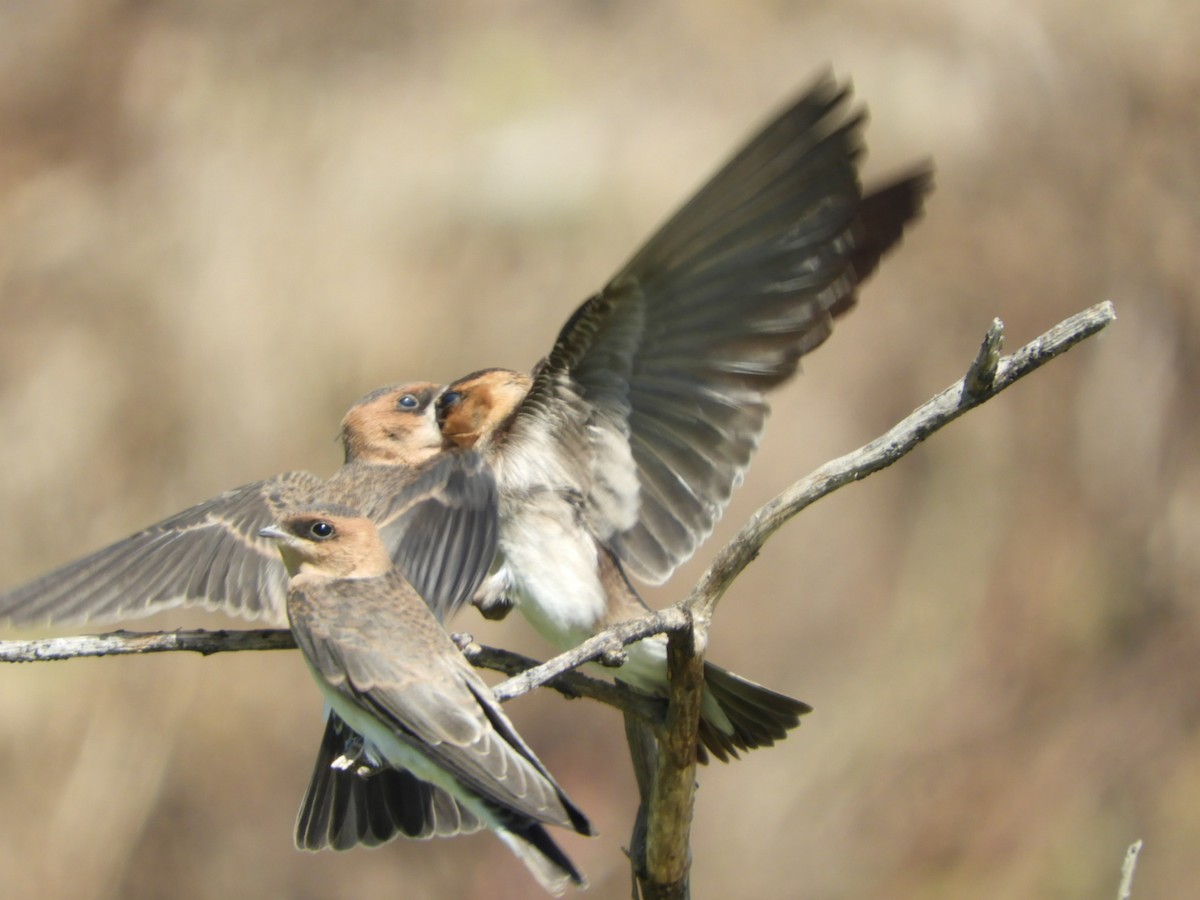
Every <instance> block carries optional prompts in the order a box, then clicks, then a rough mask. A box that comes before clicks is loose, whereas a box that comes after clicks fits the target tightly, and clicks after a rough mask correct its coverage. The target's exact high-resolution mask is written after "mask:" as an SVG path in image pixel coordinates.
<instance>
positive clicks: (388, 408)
mask: <svg viewBox="0 0 1200 900" xmlns="http://www.w3.org/2000/svg"><path fill="white" fill-rule="evenodd" d="M440 390H441V385H437V384H431V383H429V382H424V381H419V382H413V383H411V384H393V385H389V386H388V387H384V388H379V389H378V390H376V391H372V392H371V393H369V394H367V396H365V397H363V398H362V399H361V400H359V401H358V402H357V403H355V404H354V406H352V407H350V411H349V412H348V413H346V416H345V418H343V419H342V447H343V449H344V450H345V453H346V462H351V461H352V460H356V461H358V462H368V463H379V464H383V465H409V466H415V465H418V464H420V463H423V462H425V461H426V460H428V459H431V458H432V457H433V456H435V455H436V454H437V453H438V451H439V450H441V448H442V436H441V432H439V431H438V426H437V421H436V419H435V417H434V404H433V401H434V399H435V398H436V397H437V395H438V392H439V391H440Z"/></svg>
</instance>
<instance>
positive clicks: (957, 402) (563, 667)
mask: <svg viewBox="0 0 1200 900" xmlns="http://www.w3.org/2000/svg"><path fill="white" fill-rule="evenodd" d="M1115 318H1116V313H1115V311H1114V309H1113V305H1112V304H1111V303H1109V302H1105V303H1101V304H1099V305H1097V306H1094V307H1092V308H1091V309H1087V310H1084V311H1083V312H1081V313H1078V314H1076V315H1074V316H1071V317H1070V318H1069V319H1066V320H1065V321H1063V322H1060V323H1059V324H1058V325H1056V326H1054V328H1052V329H1050V330H1049V331H1048V332H1046V333H1045V334H1043V335H1042V336H1041V337H1039V338H1037V339H1035V340H1033V341H1031V342H1030V343H1028V344H1026V345H1025V346H1024V347H1022V348H1021V349H1020V350H1018V351H1017V352H1016V353H1013V354H1012V355H1010V356H1005V357H1002V358H997V354H998V352H999V346H1000V342H1001V340H1002V338H1003V326H1002V325H1000V324H999V320H996V321H994V322H993V323H992V327H991V328H990V329H989V331H988V335H987V337H986V338H985V340H984V342H983V345H982V347H981V348H980V351H979V353H978V354H977V357H976V359H975V361H974V362H973V363H972V365H971V367H970V370H969V372H968V375H967V377H966V378H964V379H963V380H962V381H959V382H956V383H955V384H953V385H951V386H950V387H949V388H947V389H946V390H944V391H942V392H941V393H940V394H938V395H937V396H936V397H934V398H933V399H931V400H929V401H928V402H927V403H925V404H923V405H922V406H920V407H919V408H918V409H916V410H915V411H914V412H913V413H912V414H911V415H909V416H908V417H907V418H906V419H904V420H903V421H902V422H900V423H899V424H897V425H896V426H895V427H893V428H892V429H891V430H890V431H888V432H887V433H886V434H884V435H882V436H881V437H878V438H876V439H875V440H873V441H871V442H870V443H869V444H866V445H865V446H863V447H861V448H859V449H858V450H855V451H854V452H852V453H848V454H846V455H845V456H842V457H840V458H838V459H835V460H833V461H832V462H828V463H826V464H825V465H823V466H821V467H820V468H819V469H817V470H816V471H815V472H813V473H812V474H811V475H809V476H808V477H806V478H804V479H802V480H800V481H798V482H796V483H795V484H793V485H792V486H791V487H790V488H788V489H787V490H785V491H784V492H783V493H781V494H779V495H778V496H777V497H775V499H773V500H771V501H770V502H769V503H767V504H766V506H764V507H762V508H761V509H760V510H758V512H756V513H755V514H754V515H753V516H752V517H751V519H750V520H749V521H748V522H747V523H746V525H745V527H743V528H742V530H741V531H740V532H739V533H738V535H737V536H736V537H735V538H734V539H733V540H732V541H730V543H729V544H728V545H726V546H725V548H724V549H722V550H721V551H720V553H719V554H717V557H716V559H715V561H714V562H713V564H712V565H711V566H710V567H709V569H708V571H707V572H706V573H705V574H704V576H703V578H701V579H700V581H699V583H698V584H697V585H696V586H695V588H693V590H692V592H691V593H690V594H689V595H688V597H687V599H686V600H684V601H683V602H682V603H680V604H677V605H676V606H673V607H668V608H667V609H664V610H661V611H659V612H656V613H651V614H648V615H646V616H643V617H641V618H638V619H631V620H629V621H627V622H622V623H620V624H618V625H614V626H613V627H611V628H609V629H607V630H606V631H603V632H601V633H600V634H598V635H596V636H595V637H592V638H590V639H589V640H587V641H585V642H584V643H582V644H580V645H579V646H578V647H576V648H574V649H573V650H571V651H569V652H567V653H563V654H561V655H560V656H557V657H555V658H554V659H551V660H549V661H548V662H545V663H542V664H540V665H537V666H535V667H534V668H531V669H528V670H527V671H524V672H522V673H521V674H519V675H516V676H514V677H510V678H509V679H508V680H507V681H504V682H502V683H500V684H498V685H497V686H496V688H495V693H496V696H497V698H498V699H500V700H501V701H504V700H511V699H513V698H514V697H519V696H520V695H521V694H524V693H527V692H528V691H530V690H532V689H533V688H535V687H538V686H540V685H543V684H547V683H549V682H550V681H552V680H554V679H555V678H557V677H558V676H560V675H562V674H563V673H565V672H568V671H571V670H572V669H576V668H578V667H579V666H581V665H583V664H584V663H586V662H591V661H593V660H599V661H601V662H602V663H604V664H608V665H619V663H620V661H621V660H622V658H623V657H622V652H621V648H622V647H624V646H625V645H626V644H630V643H632V642H634V641H637V640H640V639H642V638H644V637H648V636H649V635H653V634H663V633H670V632H674V631H679V630H681V629H684V628H688V627H690V625H691V622H692V620H693V619H694V621H695V623H696V625H697V627H700V626H704V625H707V622H708V620H709V619H710V618H711V615H712V611H713V610H714V609H715V607H716V605H717V602H718V601H719V600H720V598H721V596H722V595H723V594H724V593H725V591H726V590H727V589H728V587H729V585H730V584H731V583H732V582H733V580H734V579H735V578H736V577H737V576H738V575H739V574H740V573H741V571H742V570H743V569H744V568H745V567H746V566H747V565H749V564H750V562H751V561H752V560H753V559H754V558H755V557H756V556H757V555H758V553H759V552H760V551H761V550H762V547H763V545H764V544H765V543H766V541H767V539H768V538H770V536H771V535H772V534H774V533H775V532H776V531H777V530H778V529H779V528H780V526H782V525H783V524H784V523H785V522H787V521H788V520H789V519H790V518H792V516H794V515H796V514H797V513H798V512H800V511H801V510H802V509H804V508H806V507H807V506H809V505H811V504H812V503H814V502H816V501H817V500H819V499H821V498H822V497H824V496H826V495H827V494H830V493H832V492H833V491H835V490H837V489H838V488H839V487H842V486H843V485H846V484H849V483H850V482H853V481H858V480H860V479H862V478H864V477H866V476H867V475H870V474H871V473H873V472H876V471H878V470H880V469H883V468H886V467H887V466H890V465H891V464H892V463H894V462H896V460H898V459H900V458H901V457H902V456H904V455H905V454H906V453H908V452H909V451H910V450H912V449H913V448H914V447H915V446H916V445H917V444H919V443H920V442H921V441H923V440H924V439H925V438H927V437H929V435H931V434H933V433H934V432H935V431H937V430H938V429H940V428H943V427H944V426H946V425H947V424H949V423H950V422H952V421H954V419H956V418H958V417H959V416H961V415H962V414H963V413H964V412H966V411H967V410H969V409H973V408H974V407H976V406H978V405H979V404H981V403H984V402H986V401H987V400H990V399H991V398H992V397H994V396H995V395H996V394H998V393H1000V391H1002V390H1004V389H1005V388H1006V387H1008V386H1009V385H1011V384H1012V383H1013V382H1015V381H1017V380H1018V379H1019V378H1022V377H1024V376H1025V375H1028V374H1029V373H1030V372H1032V371H1034V370H1035V369H1037V368H1039V367H1041V366H1042V365H1044V364H1045V363H1047V362H1049V361H1050V360H1051V359H1053V358H1054V357H1056V356H1058V355H1060V354H1062V353H1064V352H1066V351H1067V350H1069V349H1070V348H1071V347H1073V346H1074V345H1075V344H1077V343H1079V342H1080V341H1082V340H1084V339H1085V338H1088V337H1090V336H1091V335H1093V334H1095V333H1096V332H1098V331H1100V330H1101V329H1103V328H1104V327H1105V326H1107V325H1108V324H1109V323H1110V322H1112V321H1113V320H1114V319H1115ZM685 608H686V609H689V610H690V611H691V615H690V616H689V615H687V614H685V613H684V611H683V610H684V609H685ZM294 646H295V644H294V643H293V642H292V639H291V635H290V633H288V632H287V631H272V630H254V631H211V632H205V631H177V632H168V633H156V634H135V633H131V632H124V631H119V632H114V633H113V634H108V635H95V636H84V637H70V638H50V639H46V640H39V641H0V662H35V661H43V660H51V659H70V658H75V657H80V656H115V655H122V654H129V653H161V652H165V651H169V650H190V651H194V652H197V653H203V654H206V655H207V654H210V653H218V652H223V651H229V650H279V649H288V648H291V647H294ZM481 649H483V648H481ZM489 653H497V654H499V653H502V651H497V650H491V649H490V648H489ZM483 658H484V657H481V660H482V659H483ZM487 658H488V659H489V660H490V662H483V661H481V662H480V663H479V664H480V665H481V666H484V667H486V668H494V669H497V671H501V672H505V673H506V674H507V673H511V672H512V671H516V669H515V668H510V667H508V663H507V662H506V663H503V664H501V663H500V662H498V660H499V657H495V656H491V657H487ZM510 662H511V660H510ZM493 663H494V664H493ZM592 681H595V679H592ZM598 683H603V682H598ZM559 689H560V690H563V689H562V688H559ZM564 693H568V694H570V693H571V689H570V688H569V687H568V688H567V689H566V690H564ZM580 693H581V694H584V692H583V691H580ZM584 695H585V696H590V694H584ZM597 699H599V698H597ZM605 702H610V701H608V700H606V701H605ZM614 705H619V704H614ZM621 708H626V707H624V706H622V707H621Z"/></svg>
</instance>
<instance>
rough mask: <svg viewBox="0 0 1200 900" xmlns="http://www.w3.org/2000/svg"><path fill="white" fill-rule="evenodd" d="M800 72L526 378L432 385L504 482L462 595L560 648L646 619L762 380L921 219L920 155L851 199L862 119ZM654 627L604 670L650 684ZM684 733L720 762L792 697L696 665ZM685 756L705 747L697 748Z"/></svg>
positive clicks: (486, 376)
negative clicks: (484, 565) (698, 704)
mask: <svg viewBox="0 0 1200 900" xmlns="http://www.w3.org/2000/svg"><path fill="white" fill-rule="evenodd" d="M848 96H849V89H848V88H845V87H839V86H838V85H837V84H835V83H834V82H833V80H832V79H830V78H826V79H824V80H821V81H820V82H818V83H817V84H816V85H815V86H814V87H813V88H812V89H811V90H809V91H808V92H807V93H806V94H805V95H804V96H803V97H801V98H800V99H799V101H798V102H796V103H795V104H794V105H793V106H791V107H790V108H789V109H787V110H785V111H784V112H783V113H782V114H781V115H780V116H779V117H778V118H776V119H775V120H774V121H772V122H771V123H770V124H768V125H767V126H766V128H765V129H763V130H762V131H761V132H760V133H759V134H758V135H757V136H756V137H754V138H753V139H752V140H751V141H750V142H749V144H747V146H746V147H745V148H743V149H742V150H741V151H740V152H739V153H737V155H735V156H734V157H733V159H732V160H730V161H729V162H728V163H727V164H726V165H725V167H724V168H722V169H721V170H720V171H719V172H718V173H717V174H716V176H714V177H713V178H712V179H711V180H710V181H709V182H708V184H706V185H705V186H704V187H703V188H702V189H701V190H700V191H699V192H698V193H697V194H696V195H695V196H694V197H693V198H692V199H691V200H690V201H688V203H687V204H685V205H684V206H683V208H682V209H680V210H679V211H678V212H677V213H676V214H675V216H674V217H673V218H671V219H670V220H669V221H668V222H667V224H666V225H665V226H663V227H662V229H661V230H660V231H659V232H658V233H657V234H655V235H654V236H653V237H652V238H650V240H649V241H648V242H647V243H646V244H645V246H643V247H642V248H641V249H640V250H639V251H638V252H637V253H636V254H635V255H634V257H633V259H632V260H631V261H630V262H629V263H628V264H627V265H626V266H625V267H624V268H623V269H622V270H621V271H620V272H619V273H618V274H617V275H616V277H614V278H613V279H612V280H611V281H610V282H609V283H608V285H607V286H606V287H605V288H604V289H603V290H601V291H600V292H599V293H598V294H596V295H595V296H593V297H592V298H591V299H589V300H588V301H587V302H585V303H584V304H583V305H582V306H580V307H579V308H578V309H577V310H576V311H575V313H574V314H573V315H572V316H571V318H570V319H569V320H568V321H567V324H566V325H565V327H564V328H563V329H562V331H561V333H560V334H559V336H558V340H557V342H556V343H555V346H554V348H553V350H552V351H551V352H550V355H549V356H548V357H546V359H544V360H543V361H542V362H541V363H539V364H538V366H537V367H536V368H535V369H534V373H533V375H532V376H526V375H522V374H520V373H517V372H511V371H508V370H502V369H486V370H483V371H480V372H475V373H473V374H471V375H468V376H466V377H464V378H462V379H460V380H458V381H456V382H454V383H452V384H451V385H449V386H448V387H447V389H446V391H445V392H444V393H443V394H442V395H441V397H440V398H439V400H438V401H437V404H438V421H439V424H440V426H441V429H442V433H443V435H445V437H446V439H447V444H448V446H454V447H459V448H475V449H477V450H479V451H480V452H481V453H482V454H483V455H484V457H485V458H486V459H487V460H488V462H489V463H490V464H491V465H492V467H493V469H494V471H495V473H496V478H497V481H498V484H499V489H500V565H499V567H498V568H497V569H496V570H495V571H494V572H493V574H492V575H490V576H489V577H488V580H487V581H486V582H484V585H483V587H482V589H481V591H480V593H479V594H478V595H477V597H476V601H475V602H476V604H477V605H478V606H479V607H480V608H481V610H482V611H483V612H484V614H485V615H488V616H490V617H500V616H502V615H504V614H505V613H507V611H508V609H509V608H511V606H512V605H513V604H514V603H515V604H516V605H517V606H518V608H519V609H520V610H521V611H522V612H523V613H524V614H525V616H526V617H527V618H528V619H529V621H530V622H531V623H532V624H533V626H534V627H535V629H536V630H537V631H539V632H540V633H541V634H542V635H543V636H544V637H545V638H547V639H548V640H549V641H550V642H551V643H552V644H554V645H555V646H556V647H558V648H560V649H566V648H568V647H571V646H574V645H576V644H578V643H579V642H580V641H582V640H584V639H585V638H587V637H589V636H591V635H593V634H595V633H596V632H598V631H600V630H602V629H603V628H605V627H606V626H608V625H611V624H613V623H615V622H618V621H621V620H623V619H627V618H630V617H632V616H636V615H639V614H641V613H644V612H645V611H646V609H647V607H646V605H645V603H644V602H643V601H642V599H641V598H640V597H639V596H638V594H637V591H636V590H635V589H634V588H633V586H632V585H631V584H630V582H629V580H628V578H627V577H626V573H628V574H630V575H633V576H635V577H637V578H639V579H641V580H642V581H646V582H649V583H652V584H658V583H661V582H663V581H664V580H666V578H667V577H668V576H669V575H670V574H671V573H672V572H673V571H674V570H675V568H676V567H677V566H678V565H679V564H680V563H682V562H683V561H684V560H686V559H687V558H688V557H690V556H691V555H692V553H693V552H694V551H695V549H696V546H697V545H698V544H699V543H700V542H701V541H702V540H704V538H705V537H707V536H708V534H709V533H710V532H711V531H712V528H713V526H714V524H715V523H716V521H717V519H718V518H719V517H720V515H721V513H722V511H723V510H724V508H725V506H726V504H727V502H728V500H729V497H730V494H731V492H732V491H733V489H734V488H735V487H736V486H737V485H738V484H740V483H741V480H742V477H743V474H744V472H745V470H746V468H747V466H748V465H749V462H750V458H751V455H752V454H753V452H754V450H755V449H756V448H757V446H758V441H759V437H760V435H761V433H762V430H763V426H764V424H765V420H766V416H767V411H768V407H767V403H766V400H765V396H764V395H765V393H766V392H767V391H768V390H770V389H772V388H775V387H777V386H778V385H780V384H781V383H782V382H784V381H786V380H787V379H788V378H790V377H791V376H792V375H793V374H794V373H795V372H796V369H797V366H798V362H799V359H800V357H801V356H803V355H804V354H805V353H807V352H809V351H810V350H812V349H814V348H815V347H817V346H818V345H819V344H821V343H822V342H823V341H824V340H825V339H826V338H827V337H828V336H829V334H830V332H831V329H832V323H833V319H834V317H836V316H838V315H840V314H842V313H844V312H846V311H847V310H848V309H850V308H851V307H852V306H853V305H854V303H855V301H856V297H857V290H858V285H859V283H860V282H861V281H862V280H863V279H864V278H866V277H867V275H869V274H870V273H871V272H872V271H873V270H874V269H875V267H876V266H877V265H878V263H879V260H880V258H881V256H882V255H883V254H884V253H885V252H887V251H888V250H889V249H890V248H891V247H892V246H894V245H895V244H896V243H897V242H898V241H899V239H900V237H901V234H902V233H903V231H904V228H905V226H906V225H907V224H908V223H909V222H910V221H911V220H913V219H914V218H915V217H916V216H918V215H919V213H920V211H921V207H922V202H923V198H924V196H925V194H926V193H927V192H928V191H929V190H930V188H931V173H930V171H929V170H928V168H927V167H921V168H918V169H916V170H914V171H913V172H911V173H910V174H907V175H906V176H904V177H902V178H899V179H897V180H896V181H894V182H892V183H890V184H888V185H886V186H885V187H883V188H882V189H880V190H877V191H875V192H874V193H871V194H868V195H866V196H864V195H863V192H862V189H861V187H860V184H859V178H858V171H857V162H858V160H859V158H860V157H861V156H862V153H863V147H862V138H861V131H862V125H863V121H864V114H863V113H862V112H861V111H855V112H847V110H846V103H847V100H848ZM665 655H666V642H665V640H663V639H661V638H660V639H647V640H644V641H641V642H639V643H638V644H635V645H633V646H631V647H630V648H629V659H628V662H627V663H626V664H625V665H624V666H623V667H622V669H621V675H620V677H621V679H622V680H623V681H626V682H628V683H630V684H632V685H633V686H634V687H637V688H640V689H642V690H645V691H649V692H651V693H655V694H661V693H663V692H664V691H665V686H666V664H665ZM705 680H706V686H705V695H704V703H703V711H702V723H701V740H702V743H703V745H704V746H707V748H708V750H710V751H711V752H712V753H713V754H715V755H716V756H717V757H718V758H720V759H722V760H725V759H727V758H728V757H729V756H731V755H732V756H736V755H737V751H738V750H741V749H749V748H753V747H759V746H763V745H768V744H771V743H773V741H774V740H777V739H780V738H782V737H784V736H785V734H786V732H787V730H788V729H790V728H792V727H794V726H796V725H797V724H798V723H799V717H800V716H801V715H802V714H803V713H806V712H808V711H809V710H810V707H808V706H807V705H806V704H804V703H801V702H800V701H798V700H794V699H792V698H790V697H786V696H784V695H782V694H778V693H775V692H774V691H769V690H767V689H766V688H763V687H761V686H759V685H757V684H754V683H752V682H749V681H746V680H745V679H742V678H739V677H738V676H736V675H732V674H731V673H729V672H726V671H725V670H723V669H721V668H719V667H717V666H715V665H712V664H707V665H706V668H705ZM698 753H699V755H700V757H701V759H703V758H704V747H703V746H702V747H699V748H698Z"/></svg>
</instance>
